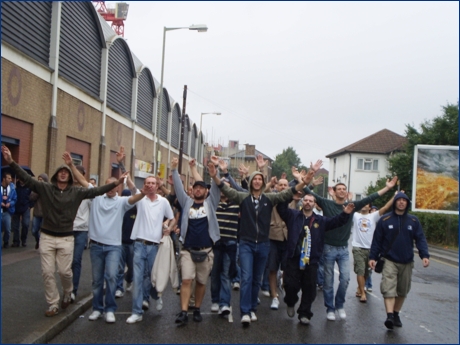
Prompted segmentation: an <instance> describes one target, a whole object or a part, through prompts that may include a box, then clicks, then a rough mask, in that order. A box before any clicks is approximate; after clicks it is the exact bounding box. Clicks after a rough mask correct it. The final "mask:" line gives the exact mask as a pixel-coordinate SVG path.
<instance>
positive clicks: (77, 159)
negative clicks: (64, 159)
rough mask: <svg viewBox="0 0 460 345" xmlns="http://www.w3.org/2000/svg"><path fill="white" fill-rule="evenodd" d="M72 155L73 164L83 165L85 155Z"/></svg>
mask: <svg viewBox="0 0 460 345" xmlns="http://www.w3.org/2000/svg"><path fill="white" fill-rule="evenodd" d="M70 157H72V163H73V165H82V163H83V156H82V155H79V154H76V153H71V154H70Z"/></svg>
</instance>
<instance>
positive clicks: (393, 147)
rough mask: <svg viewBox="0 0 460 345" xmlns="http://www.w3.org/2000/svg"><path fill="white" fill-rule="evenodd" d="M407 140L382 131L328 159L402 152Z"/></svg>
mask: <svg viewBox="0 0 460 345" xmlns="http://www.w3.org/2000/svg"><path fill="white" fill-rule="evenodd" d="M406 142H407V139H406V138H405V137H403V136H402V135H399V134H396V133H395V132H392V131H390V130H388V129H382V130H381V131H378V132H377V133H374V134H372V135H370V136H368V137H366V138H364V139H361V140H359V141H357V142H355V143H353V144H351V145H348V146H345V147H344V148H341V149H340V150H337V151H334V152H332V153H330V154H328V155H327V156H326V157H327V158H332V157H336V156H340V155H341V154H344V153H377V154H389V153H391V152H393V151H401V150H402V149H403V146H404V144H405V143H406Z"/></svg>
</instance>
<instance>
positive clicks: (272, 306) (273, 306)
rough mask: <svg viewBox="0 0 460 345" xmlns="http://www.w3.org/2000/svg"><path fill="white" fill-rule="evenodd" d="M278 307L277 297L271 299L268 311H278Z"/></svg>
mask: <svg viewBox="0 0 460 345" xmlns="http://www.w3.org/2000/svg"><path fill="white" fill-rule="evenodd" d="M279 306H280V301H279V300H278V297H275V298H273V301H272V305H271V306H270V309H272V310H278V307H279Z"/></svg>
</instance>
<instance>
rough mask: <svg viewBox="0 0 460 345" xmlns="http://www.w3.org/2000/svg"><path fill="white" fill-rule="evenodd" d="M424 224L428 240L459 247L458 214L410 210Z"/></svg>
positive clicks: (432, 242)
mask: <svg viewBox="0 0 460 345" xmlns="http://www.w3.org/2000/svg"><path fill="white" fill-rule="evenodd" d="M410 213H411V214H413V215H414V216H416V217H417V218H418V219H419V220H420V223H421V224H422V228H423V232H424V233H425V236H426V240H427V241H428V243H431V244H438V245H444V246H453V247H458V215H457V214H444V213H428V212H410Z"/></svg>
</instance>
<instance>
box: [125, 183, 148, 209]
mask: <svg viewBox="0 0 460 345" xmlns="http://www.w3.org/2000/svg"><path fill="white" fill-rule="evenodd" d="M151 191H152V187H147V186H145V185H144V187H142V189H141V190H140V193H138V194H134V195H132V196H130V197H129V199H128V203H129V204H130V205H134V204H135V203H136V202H138V201H140V200H141V199H142V198H143V197H144V196H145V195H146V194H148V193H149V192H151Z"/></svg>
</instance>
